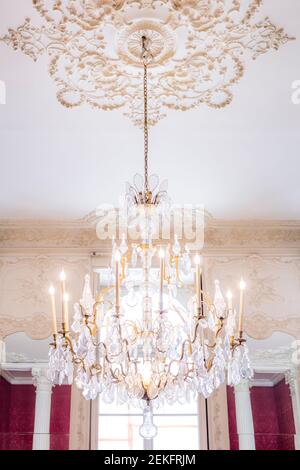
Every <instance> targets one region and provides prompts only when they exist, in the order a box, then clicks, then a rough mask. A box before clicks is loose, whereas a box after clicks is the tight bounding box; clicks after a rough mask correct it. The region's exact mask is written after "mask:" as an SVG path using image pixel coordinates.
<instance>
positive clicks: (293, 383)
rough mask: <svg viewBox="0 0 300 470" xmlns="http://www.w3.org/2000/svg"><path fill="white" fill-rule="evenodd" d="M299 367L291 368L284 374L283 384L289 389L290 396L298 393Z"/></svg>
mask: <svg viewBox="0 0 300 470" xmlns="http://www.w3.org/2000/svg"><path fill="white" fill-rule="evenodd" d="M299 373H300V369H299V367H293V368H292V369H289V370H288V371H287V372H286V373H285V374H284V376H285V382H286V384H287V385H289V387H290V392H291V395H296V394H297V392H298V386H299V385H298V384H299Z"/></svg>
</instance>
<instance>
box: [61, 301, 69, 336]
mask: <svg viewBox="0 0 300 470" xmlns="http://www.w3.org/2000/svg"><path fill="white" fill-rule="evenodd" d="M69 300H70V297H69V294H67V293H66V292H65V293H64V295H63V315H64V316H63V330H64V331H65V332H66V333H68V332H69Z"/></svg>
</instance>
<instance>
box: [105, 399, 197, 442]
mask: <svg viewBox="0 0 300 470" xmlns="http://www.w3.org/2000/svg"><path fill="white" fill-rule="evenodd" d="M153 415H154V418H153V420H154V424H155V425H156V426H157V428H158V433H157V436H156V437H155V438H154V439H153V440H151V441H144V440H143V438H142V437H141V436H140V434H139V428H140V426H141V425H142V423H143V415H142V411H141V410H140V409H139V408H132V407H128V405H122V406H118V405H115V404H111V405H107V404H105V403H103V402H102V401H101V400H99V413H98V449H101V450H142V449H155V450H197V449H199V442H200V438H199V417H198V416H199V415H198V404H197V402H193V403H191V404H185V405H175V406H168V405H165V406H164V407H163V408H161V409H160V408H159V409H158V410H154V413H153Z"/></svg>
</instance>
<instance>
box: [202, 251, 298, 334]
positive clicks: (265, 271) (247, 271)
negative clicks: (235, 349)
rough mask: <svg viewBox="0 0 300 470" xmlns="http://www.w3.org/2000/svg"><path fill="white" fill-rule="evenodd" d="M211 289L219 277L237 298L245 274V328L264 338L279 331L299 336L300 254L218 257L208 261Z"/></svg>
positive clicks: (207, 267)
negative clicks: (240, 279)
mask: <svg viewBox="0 0 300 470" xmlns="http://www.w3.org/2000/svg"><path fill="white" fill-rule="evenodd" d="M205 270H206V272H205V279H206V285H207V288H208V290H211V292H212V290H213V281H214V280H215V279H219V280H220V281H221V283H222V285H223V286H224V289H226V288H228V289H231V290H232V291H233V293H234V296H235V298H236V299H238V295H239V293H238V283H239V278H240V276H241V275H242V276H243V278H244V279H245V281H246V283H247V291H246V322H245V330H246V332H247V333H248V334H249V335H250V336H251V337H253V338H256V339H264V338H267V337H269V336H271V335H272V334H273V333H274V332H276V331H282V332H285V333H288V334H290V335H292V336H294V337H296V338H300V283H299V280H300V257H297V256H293V257H286V256H279V257H270V256H258V255H250V256H219V257H210V258H208V259H207V261H206V268H205Z"/></svg>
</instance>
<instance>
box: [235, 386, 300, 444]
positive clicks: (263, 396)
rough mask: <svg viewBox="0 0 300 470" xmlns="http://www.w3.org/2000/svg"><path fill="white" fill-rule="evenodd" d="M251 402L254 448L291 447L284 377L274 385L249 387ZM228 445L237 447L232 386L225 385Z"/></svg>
mask: <svg viewBox="0 0 300 470" xmlns="http://www.w3.org/2000/svg"><path fill="white" fill-rule="evenodd" d="M250 391H251V392H250V393H251V406H252V413H253V424H254V434H255V445H256V449H257V450H294V449H295V445H294V434H295V425H294V418H293V408H292V400H291V397H290V391H289V387H288V385H287V384H286V383H285V381H284V380H282V381H281V382H279V383H278V384H277V385H275V386H274V387H252V388H251V389H250ZM227 403H228V421H229V433H230V448H231V450H236V449H238V448H239V445H238V435H237V428H236V413H235V397H234V389H232V388H231V387H228V388H227Z"/></svg>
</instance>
